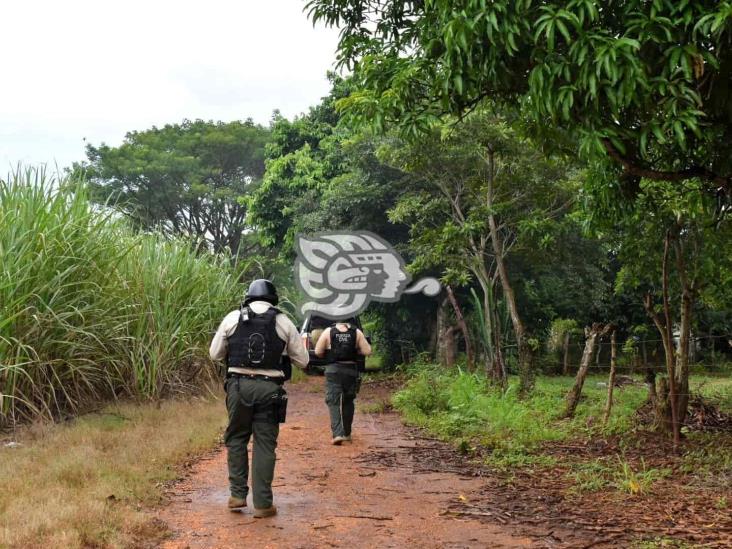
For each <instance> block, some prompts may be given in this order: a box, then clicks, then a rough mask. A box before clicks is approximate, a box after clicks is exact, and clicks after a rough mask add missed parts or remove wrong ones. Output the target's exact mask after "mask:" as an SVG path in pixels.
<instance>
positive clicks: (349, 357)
mask: <svg viewBox="0 0 732 549" xmlns="http://www.w3.org/2000/svg"><path fill="white" fill-rule="evenodd" d="M357 358H358V354H357V352H356V328H354V327H350V328H348V330H347V331H345V332H341V331H340V330H338V328H336V327H335V326H334V327H333V328H331V329H330V359H331V360H332V361H333V362H354V361H355V360H356V359H357Z"/></svg>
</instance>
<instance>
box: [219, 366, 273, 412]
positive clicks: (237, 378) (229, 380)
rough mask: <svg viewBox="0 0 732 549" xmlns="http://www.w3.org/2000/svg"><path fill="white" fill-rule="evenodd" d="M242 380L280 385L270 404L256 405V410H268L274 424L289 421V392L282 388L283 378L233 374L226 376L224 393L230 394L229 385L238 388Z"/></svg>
mask: <svg viewBox="0 0 732 549" xmlns="http://www.w3.org/2000/svg"><path fill="white" fill-rule="evenodd" d="M242 379H254V380H258V379H262V380H265V381H271V382H273V383H276V384H277V385H279V388H278V389H277V392H275V393H274V394H273V395H272V396H271V397H270V399H269V401H268V402H266V403H259V404H255V410H256V409H257V407H258V406H264V407H265V409H266V410H267V417H268V421H271V422H272V423H284V422H285V420H286V419H287V391H285V388H284V387H283V386H282V385H284V383H285V380H284V379H283V378H281V377H271V376H265V375H256V374H237V373H234V372H231V373H227V374H226V381H224V392H226V393H227V394H228V384H229V383H236V384H237V388H238V384H239V382H240V381H241V380H242ZM234 380H235V381H234ZM237 390H238V389H237Z"/></svg>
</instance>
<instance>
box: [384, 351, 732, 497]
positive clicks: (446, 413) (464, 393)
mask: <svg viewBox="0 0 732 549" xmlns="http://www.w3.org/2000/svg"><path fill="white" fill-rule="evenodd" d="M408 376H409V377H408V381H407V383H406V385H405V386H404V388H403V389H402V390H401V391H399V392H398V393H396V394H395V395H394V397H393V403H394V407H395V408H396V409H398V410H399V411H400V412H401V413H402V414H403V416H404V417H405V419H406V420H407V421H408V422H410V423H413V424H416V425H419V426H421V427H424V428H426V429H428V430H429V431H430V432H431V433H433V434H434V435H436V436H438V437H440V438H442V439H444V440H449V441H453V442H455V443H456V444H458V445H462V446H466V447H468V448H469V447H471V446H481V447H483V448H486V449H488V450H490V452H489V453H488V458H487V460H488V463H489V464H490V465H492V466H494V467H497V468H502V469H506V468H511V467H516V466H534V465H552V464H554V458H552V457H551V456H547V455H542V454H541V453H540V452H538V450H539V449H540V447H541V446H542V444H544V443H546V442H550V441H564V440H569V439H574V438H583V437H584V438H588V437H592V436H596V435H602V436H605V435H611V434H621V435H622V434H625V433H628V432H630V431H632V429H633V428H634V427H635V421H634V414H635V412H636V411H637V409H638V408H639V407H640V406H641V405H642V404H643V403H644V402H645V401H646V399H647V389H646V387H645V386H644V385H643V384H641V383H639V384H637V385H631V386H625V387H622V388H617V389H616V390H615V391H614V399H613V400H614V404H613V410H612V415H611V417H610V420H609V422H608V424H607V425H606V426H603V425H602V417H603V410H604V406H605V401H606V398H607V388H606V386H604V385H603V386H601V385H598V383H599V382H603V383H605V382H606V381H607V378H606V377H605V376H589V377H588V378H587V380H586V382H585V386H584V390H583V395H582V399H581V400H580V403H579V405H578V407H577V411H576V414H575V417H574V418H572V419H569V420H566V419H561V417H560V416H561V414H562V412H563V411H564V404H565V400H564V399H565V395H566V393H567V391H568V390H569V388H570V387H571V386H572V384H573V382H574V379H573V378H572V377H539V378H538V379H537V383H536V388H535V390H534V392H533V393H532V394H531V396H530V397H529V398H527V399H525V400H521V399H519V398H517V381H516V380H511V382H510V384H509V388H508V391H507V392H506V393H505V394H503V393H501V392H500V391H499V390H498V389H496V388H494V387H492V386H491V385H490V384H489V382H488V381H487V380H486V378H485V377H484V376H482V375H479V374H471V373H467V372H464V371H461V370H459V369H453V370H447V369H444V368H440V367H437V366H434V365H430V364H415V365H413V366H411V367H410V368H409V369H408ZM692 387H695V388H697V389H699V390H700V392H701V393H702V394H703V395H705V396H706V397H709V398H712V397H714V398H715V399H717V400H718V401H720V400H721V401H725V399H727V398H729V395H730V392H732V380H730V379H729V378H727V379H723V378H709V377H703V376H695V377H694V378H693V381H692ZM689 436H690V437H694V436H699V435H695V434H690V435H689ZM699 439H700V440H701V441H704V443H705V444H707V443H708V445H709V446H710V448H708V449H707V448H706V447H704V448H703V449H700V450H699V452H696V451H695V450H691V451H689V452H688V454H687V457H686V458H685V459H687V462H688V467H689V468H690V469H691V468H693V467H699V466H700V465H707V466H708V467H710V468H711V467H712V466H714V468H715V469H719V468H723V467H728V466H729V465H731V464H732V463H731V462H730V460H732V456H729V455H726V456H722V455H720V452H719V450H718V448H713V447H712V446H713V441H709V440H708V439H707V438H705V437H704V436H699ZM709 455H711V456H713V457H712V458H706V456H709ZM608 467H610V469H611V470H612V471H613V473H612V474H611V475H609V476H608V477H607V478H606V479H604V480H602V479H599V480H595V481H592V476H593V474H594V472H593V471H583V470H582V469H579V470H578V471H576V474H577V478H576V481H577V483H578V484H579V485H588V486H587V487H588V489H594V488H600V487H602V486H603V485H604V484H603V483H606V484H613V485H614V486H615V487H616V488H618V489H620V490H625V491H628V492H633V491H634V490H636V489H639V490H643V489H645V488H647V483H646V482H645V481H646V479H648V478H653V479H654V481H655V480H657V478H656V477H657V475H661V476H662V475H663V473H662V472H658V471H652V470H643V469H642V468H641V469H638V470H632V469H627V468H626V469H623V467H622V466H621V465H620V464H614V465H611V466H608ZM623 476H625V477H627V483H626V484H625V485H623V483H622V482H621V480H618V479H619V478H621V479H622V477H623ZM659 478H660V477H659ZM592 482H595V483H596V486H593V485H592ZM651 484H652V482H651ZM636 487H638V488H636Z"/></svg>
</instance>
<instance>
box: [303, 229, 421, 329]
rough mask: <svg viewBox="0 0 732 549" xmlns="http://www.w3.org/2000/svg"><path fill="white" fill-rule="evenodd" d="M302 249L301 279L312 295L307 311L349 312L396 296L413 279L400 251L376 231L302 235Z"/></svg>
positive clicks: (331, 314)
mask: <svg viewBox="0 0 732 549" xmlns="http://www.w3.org/2000/svg"><path fill="white" fill-rule="evenodd" d="M297 251H298V260H297V262H296V269H297V282H298V285H299V286H300V289H302V290H303V291H304V292H305V293H306V294H307V295H308V297H310V298H311V299H312V300H313V301H312V302H309V303H306V304H305V305H304V306H303V307H302V311H303V313H307V312H310V311H313V312H315V311H317V312H318V314H321V315H323V316H327V317H329V318H332V319H334V320H335V319H339V318H347V317H350V316H353V315H354V314H357V313H358V312H360V311H362V310H363V309H364V308H366V306H367V305H368V303H369V301H371V300H375V301H386V302H393V301H397V300H398V299H399V297H400V296H401V293H402V292H403V291H404V288H405V287H406V285H407V284H408V283H409V280H410V276H409V275H408V274H407V273H406V272H405V270H404V260H403V259H402V258H401V256H400V255H399V254H398V253H397V252H396V251H394V249H393V248H392V247H391V245H389V244H388V243H387V242H384V241H383V240H381V239H380V238H379V237H377V236H376V235H373V234H371V233H366V232H360V233H323V234H319V235H314V236H313V237H309V238H308V237H304V236H300V237H298V242H297Z"/></svg>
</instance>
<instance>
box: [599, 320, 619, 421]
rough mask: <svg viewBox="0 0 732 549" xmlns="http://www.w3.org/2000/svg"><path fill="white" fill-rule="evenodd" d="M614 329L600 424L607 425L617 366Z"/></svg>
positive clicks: (611, 337) (611, 405)
mask: <svg viewBox="0 0 732 549" xmlns="http://www.w3.org/2000/svg"><path fill="white" fill-rule="evenodd" d="M615 335H616V330H615V329H614V328H613V331H612V335H611V336H610V376H609V378H608V382H607V403H605V416H604V417H603V419H602V424H603V425H607V422H608V420H609V419H610V411H611V410H612V407H613V388H614V387H615V370H616V368H617V359H618V350H617V340H616V337H615Z"/></svg>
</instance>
